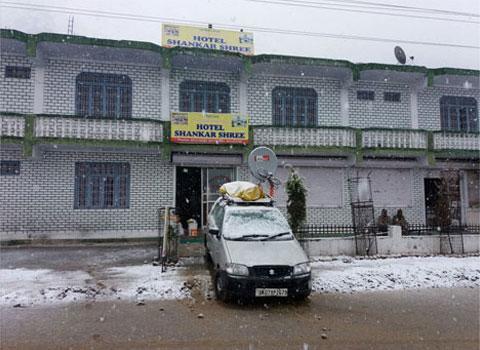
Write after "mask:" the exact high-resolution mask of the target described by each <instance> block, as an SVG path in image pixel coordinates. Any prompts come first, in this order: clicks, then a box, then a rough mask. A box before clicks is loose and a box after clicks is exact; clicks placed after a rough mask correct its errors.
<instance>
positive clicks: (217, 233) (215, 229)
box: [208, 227, 220, 237]
mask: <svg viewBox="0 0 480 350" xmlns="http://www.w3.org/2000/svg"><path fill="white" fill-rule="evenodd" d="M208 233H210V234H211V235H214V236H217V237H218V235H219V234H220V230H219V229H218V228H213V227H212V228H210V229H209V230H208Z"/></svg>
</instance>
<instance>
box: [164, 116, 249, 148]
mask: <svg viewBox="0 0 480 350" xmlns="http://www.w3.org/2000/svg"><path fill="white" fill-rule="evenodd" d="M248 124H249V120H248V117H246V116H240V115H239V114H230V113H202V112H172V113H171V130H170V131H171V134H170V141H172V142H174V143H196V144H243V145H246V144H247V143H248Z"/></svg>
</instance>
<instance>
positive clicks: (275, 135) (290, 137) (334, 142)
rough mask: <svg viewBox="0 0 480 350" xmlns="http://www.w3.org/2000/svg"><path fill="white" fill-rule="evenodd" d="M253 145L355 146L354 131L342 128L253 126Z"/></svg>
mask: <svg viewBox="0 0 480 350" xmlns="http://www.w3.org/2000/svg"><path fill="white" fill-rule="evenodd" d="M253 142H254V144H255V145H269V146H332V147H355V145H356V142H355V131H354V130H353V129H343V128H289V127H276V126H255V127H254V129H253Z"/></svg>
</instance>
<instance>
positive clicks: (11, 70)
mask: <svg viewBox="0 0 480 350" xmlns="http://www.w3.org/2000/svg"><path fill="white" fill-rule="evenodd" d="M31 74H32V68H30V67H21V66H5V78H16V79H30V77H31Z"/></svg>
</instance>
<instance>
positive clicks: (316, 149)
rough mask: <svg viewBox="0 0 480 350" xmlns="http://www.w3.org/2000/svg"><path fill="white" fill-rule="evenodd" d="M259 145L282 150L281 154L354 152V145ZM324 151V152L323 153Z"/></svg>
mask: <svg viewBox="0 0 480 350" xmlns="http://www.w3.org/2000/svg"><path fill="white" fill-rule="evenodd" d="M257 146H268V147H270V148H271V149H272V150H274V151H278V152H280V155H290V154H292V155H313V154H316V155H326V156H329V155H331V156H333V155H334V154H335V153H340V154H339V155H341V154H342V153H343V154H351V153H353V152H354V150H355V148H353V147H335V146H308V147H305V146H283V145H276V146H274V145H269V144H262V145H257ZM322 153H323V154H322Z"/></svg>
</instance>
